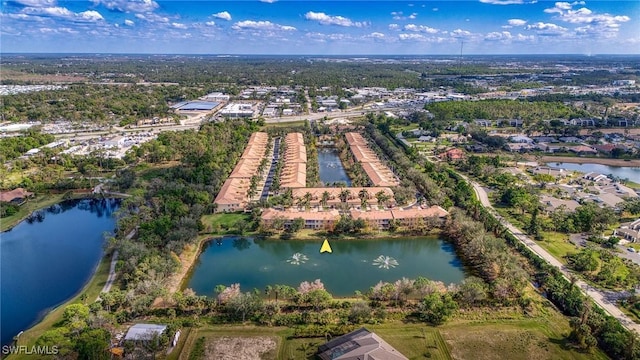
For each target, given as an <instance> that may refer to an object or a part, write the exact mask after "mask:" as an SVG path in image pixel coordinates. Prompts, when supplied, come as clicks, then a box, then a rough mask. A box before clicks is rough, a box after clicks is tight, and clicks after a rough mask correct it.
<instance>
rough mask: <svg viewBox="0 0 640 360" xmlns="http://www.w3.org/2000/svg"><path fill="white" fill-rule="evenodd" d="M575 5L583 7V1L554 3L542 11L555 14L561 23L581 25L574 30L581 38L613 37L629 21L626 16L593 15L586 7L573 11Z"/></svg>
mask: <svg viewBox="0 0 640 360" xmlns="http://www.w3.org/2000/svg"><path fill="white" fill-rule="evenodd" d="M575 5H584V1H576V2H573V3H568V2H556V3H555V4H554V7H552V8H548V9H545V10H544V11H545V12H546V13H548V14H557V15H556V16H555V18H556V19H558V20H561V21H563V22H566V23H569V24H576V25H582V26H579V27H577V28H575V31H576V34H578V35H581V36H592V37H602V38H611V37H615V36H616V34H617V33H618V30H619V28H620V25H621V24H622V23H625V22H628V21H629V20H631V18H630V17H629V16H627V15H611V14H608V13H602V14H599V13H594V12H593V11H591V10H590V9H588V8H586V7H581V8H579V9H577V10H573V7H574V6H575Z"/></svg>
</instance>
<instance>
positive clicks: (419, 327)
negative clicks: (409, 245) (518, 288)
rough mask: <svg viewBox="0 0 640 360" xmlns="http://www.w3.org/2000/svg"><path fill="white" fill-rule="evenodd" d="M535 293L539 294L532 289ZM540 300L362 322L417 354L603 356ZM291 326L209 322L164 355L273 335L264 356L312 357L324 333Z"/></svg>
mask: <svg viewBox="0 0 640 360" xmlns="http://www.w3.org/2000/svg"><path fill="white" fill-rule="evenodd" d="M534 296H538V295H534ZM538 299H539V301H536V302H535V304H534V305H533V309H532V310H531V311H530V312H528V313H527V314H525V313H523V312H522V310H520V309H519V308H517V307H514V308H500V309H489V308H487V309H474V310H466V311H460V312H459V313H458V314H457V315H456V316H455V317H454V318H453V319H452V320H451V321H449V322H448V323H447V324H445V325H442V326H439V327H433V326H428V325H425V324H423V323H407V322H401V321H396V322H389V323H385V324H380V325H365V327H366V328H367V329H369V330H370V331H373V332H375V333H376V334H378V335H379V336H380V337H381V338H383V339H384V340H385V341H386V342H388V343H389V344H390V345H391V346H393V347H394V348H396V349H397V350H398V351H399V352H400V353H402V354H404V355H405V356H406V357H407V358H409V359H412V360H417V359H473V360H484V359H487V360H489V359H516V360H518V359H523V360H524V359H540V360H545V359H549V360H556V359H561V360H562V359H566V360H582V359H584V360H586V359H607V357H606V356H605V355H604V354H603V353H601V352H600V351H598V350H597V349H596V350H594V351H593V352H591V353H583V352H579V351H577V350H575V349H574V348H573V347H572V346H571V344H570V343H568V342H567V341H566V340H565V338H566V336H567V335H568V334H569V332H570V331H571V329H570V327H569V323H568V320H567V318H565V317H563V316H562V315H561V314H560V313H558V312H557V310H556V309H555V308H553V306H552V305H551V304H550V303H549V302H548V301H546V300H544V299H541V298H540V297H539V296H538ZM292 333H293V330H291V329H287V328H282V327H256V326H226V325H212V326H205V327H203V328H200V329H193V330H192V331H191V333H190V334H189V336H188V338H186V339H185V340H184V344H178V347H179V350H181V351H182V352H181V354H179V355H178V354H177V353H174V354H172V355H171V356H170V357H169V359H185V360H186V359H188V358H189V355H190V353H191V351H192V349H193V348H194V345H195V343H196V341H197V339H199V338H201V337H204V338H205V343H206V342H210V341H215V340H216V339H218V338H221V337H272V338H277V339H278V340H277V343H278V350H277V354H275V353H274V354H269V355H268V356H265V357H263V358H264V359H283V360H289V359H296V360H297V359H313V354H315V353H316V352H317V348H318V346H319V345H321V344H323V343H325V342H326V339H325V338H324V337H317V338H304V339H298V338H295V339H294V338H292V337H291V335H292Z"/></svg>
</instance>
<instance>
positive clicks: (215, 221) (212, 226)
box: [202, 213, 251, 235]
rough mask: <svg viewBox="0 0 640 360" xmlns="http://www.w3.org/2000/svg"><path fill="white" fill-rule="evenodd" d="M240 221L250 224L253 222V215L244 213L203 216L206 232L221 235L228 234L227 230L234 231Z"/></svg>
mask: <svg viewBox="0 0 640 360" xmlns="http://www.w3.org/2000/svg"><path fill="white" fill-rule="evenodd" d="M239 220H243V221H245V222H246V223H247V224H249V223H250V222H251V215H249V214H244V213H220V214H213V215H204V216H202V223H203V224H204V226H205V231H206V232H210V233H214V234H221V235H222V234H226V233H227V230H226V229H232V228H233V227H234V225H235V224H236V223H237V222H238V221H239Z"/></svg>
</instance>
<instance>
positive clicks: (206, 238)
mask: <svg viewBox="0 0 640 360" xmlns="http://www.w3.org/2000/svg"><path fill="white" fill-rule="evenodd" d="M366 235H367V236H363V237H351V236H350V237H346V238H340V239H337V238H330V237H324V239H327V240H329V241H332V240H338V241H353V240H373V241H375V240H383V239H398V238H409V239H413V238H423V237H438V236H439V234H437V233H428V234H423V235H404V234H388V233H384V234H380V235H373V236H371V234H366ZM241 236H244V237H247V238H255V237H256V235H255V234H252V235H231V234H224V235H218V234H216V235H214V234H206V235H200V237H202V238H201V239H200V240H198V242H197V243H196V244H192V245H188V246H187V247H186V248H185V251H183V253H182V255H180V257H179V258H180V263H181V269H180V271H178V272H176V273H175V274H174V275H172V276H171V278H170V279H169V281H168V284H167V290H169V293H170V294H173V293H175V292H176V291H184V290H186V289H187V287H186V283H185V281H186V280H187V279H188V278H189V275H190V274H191V273H192V272H193V268H194V266H195V264H196V261H197V260H198V258H199V257H200V255H201V254H202V249H203V248H204V246H205V244H206V243H208V242H210V241H213V240H216V239H225V238H232V237H241ZM263 239H264V240H268V241H322V240H323V238H322V237H318V238H295V237H294V238H291V239H288V240H282V239H279V238H277V237H265V238H263ZM187 252H188V253H187ZM185 253H186V255H185ZM183 260H185V261H186V262H184V263H183ZM159 299H160V298H158V299H156V301H154V304H153V306H154V307H155V306H160V304H161V302H162V301H161V300H159Z"/></svg>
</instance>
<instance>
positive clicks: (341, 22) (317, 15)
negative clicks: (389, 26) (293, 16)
mask: <svg viewBox="0 0 640 360" xmlns="http://www.w3.org/2000/svg"><path fill="white" fill-rule="evenodd" d="M304 18H305V19H307V20H312V21H317V22H319V23H320V24H322V25H338V26H345V27H351V26H355V27H363V26H366V25H367V23H366V22H359V21H352V20H351V19H349V18H346V17H343V16H332V15H327V14H325V13H323V12H313V11H309V12H307V13H306V14H304Z"/></svg>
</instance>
